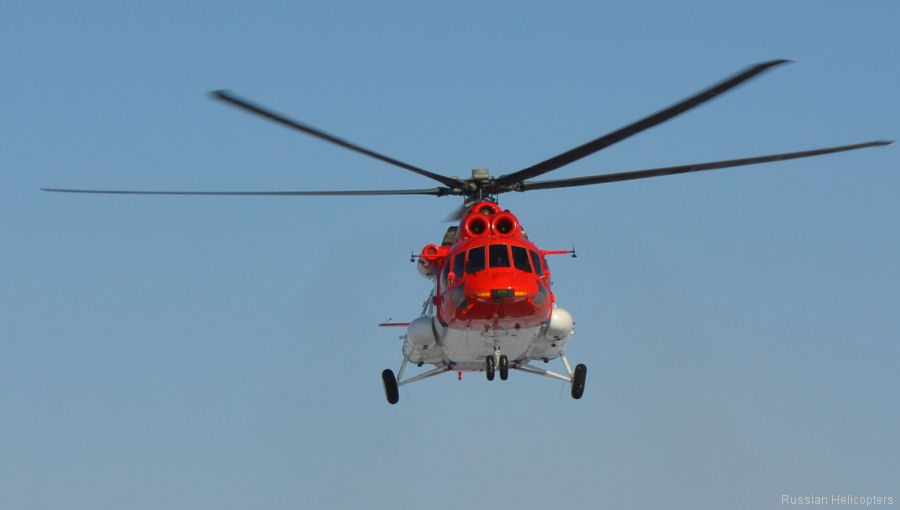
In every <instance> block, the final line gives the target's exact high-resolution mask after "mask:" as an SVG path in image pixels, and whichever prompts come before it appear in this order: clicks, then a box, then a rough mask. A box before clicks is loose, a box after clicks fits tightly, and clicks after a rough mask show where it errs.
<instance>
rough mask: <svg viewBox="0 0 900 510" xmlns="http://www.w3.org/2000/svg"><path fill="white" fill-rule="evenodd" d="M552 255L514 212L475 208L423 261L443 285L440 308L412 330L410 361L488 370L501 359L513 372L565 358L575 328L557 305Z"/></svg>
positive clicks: (436, 301)
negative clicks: (493, 358) (488, 363)
mask: <svg viewBox="0 0 900 510" xmlns="http://www.w3.org/2000/svg"><path fill="white" fill-rule="evenodd" d="M545 253H548V252H546V251H542V250H540V249H539V248H538V247H537V246H536V245H535V244H534V243H532V242H531V241H530V240H528V237H527V235H526V234H525V231H524V230H523V229H522V228H521V226H520V224H519V222H518V219H517V218H516V217H515V216H513V215H512V213H510V212H509V211H501V210H500V208H499V207H498V206H497V204H495V203H493V202H480V203H478V204H475V205H474V206H473V207H471V208H470V209H469V211H468V212H467V214H466V215H465V216H464V217H463V218H462V220H461V222H460V224H459V226H457V227H455V228H454V227H451V228H450V230H449V231H448V234H447V235H446V236H445V238H444V242H443V243H442V244H441V245H440V246H437V245H434V244H431V245H428V246H426V247H425V248H424V249H423V250H422V253H421V254H420V255H419V265H418V268H419V272H420V273H421V274H422V275H423V276H425V277H427V278H431V279H433V280H434V281H435V289H434V298H433V305H434V306H432V307H429V310H430V311H429V313H426V314H425V315H423V316H422V317H419V318H418V319H416V320H414V321H413V322H412V323H411V324H410V327H409V330H408V332H407V335H406V342H405V344H404V355H405V356H406V358H407V359H408V360H409V361H412V362H415V363H431V364H435V365H438V366H441V365H444V366H448V367H452V368H453V369H455V370H482V369H483V368H484V360H485V357H486V356H490V355H493V354H495V353H499V352H502V353H504V354H505V355H507V356H508V357H509V359H510V361H511V363H512V364H513V365H516V364H519V363H527V362H528V361H529V360H534V359H542V360H545V361H546V360H548V359H552V358H555V357H557V356H558V355H559V352H560V351H561V350H562V348H563V346H564V344H565V341H566V338H567V337H568V336H569V335H570V334H572V332H573V322H572V317H571V315H569V314H568V312H566V311H565V310H563V309H561V308H558V307H557V306H556V305H555V297H554V295H553V293H552V292H551V290H550V271H549V268H548V267H547V262H546V259H545V257H544V254H545Z"/></svg>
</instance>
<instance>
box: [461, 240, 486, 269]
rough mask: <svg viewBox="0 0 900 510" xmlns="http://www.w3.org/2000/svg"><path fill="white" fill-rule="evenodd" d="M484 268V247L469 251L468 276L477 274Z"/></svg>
mask: <svg viewBox="0 0 900 510" xmlns="http://www.w3.org/2000/svg"><path fill="white" fill-rule="evenodd" d="M484 268H485V265H484V246H479V247H477V248H472V249H471V250H469V259H468V260H467V261H466V274H472V273H477V272H478V271H481V270H482V269H484Z"/></svg>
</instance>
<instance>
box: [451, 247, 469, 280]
mask: <svg viewBox="0 0 900 510" xmlns="http://www.w3.org/2000/svg"><path fill="white" fill-rule="evenodd" d="M465 263H466V252H464V251H461V252H459V253H457V254H456V255H454V256H453V274H455V275H456V277H457V278H459V277H460V276H462V275H463V268H464V267H465Z"/></svg>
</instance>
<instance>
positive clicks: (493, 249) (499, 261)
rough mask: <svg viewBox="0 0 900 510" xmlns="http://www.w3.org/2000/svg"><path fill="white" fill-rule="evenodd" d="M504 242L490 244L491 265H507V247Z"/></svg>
mask: <svg viewBox="0 0 900 510" xmlns="http://www.w3.org/2000/svg"><path fill="white" fill-rule="evenodd" d="M506 246H507V245H505V244H492V245H491V246H490V255H491V267H509V249H508V248H507V247H506Z"/></svg>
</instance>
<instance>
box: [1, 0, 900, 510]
mask: <svg viewBox="0 0 900 510" xmlns="http://www.w3.org/2000/svg"><path fill="white" fill-rule="evenodd" d="M726 4H727V5H726ZM249 5H250V3H246V4H237V3H233V2H202V3H201V2H194V3H190V4H189V5H185V3H184V2H140V3H137V2H113V1H109V2H26V1H18V0H12V1H6V2H3V4H2V7H0V62H2V76H3V77H2V79H0V97H2V117H0V119H2V120H0V248H2V249H0V508H3V509H17V510H24V509H63V508H64V509H85V510H98V509H120V508H131V509H160V508H167V509H181V508H184V509H197V508H216V509H221V508H267V509H282V508H391V509H394V508H401V509H403V508H410V509H412V508H434V509H450V508H452V509H457V508H466V507H474V506H478V507H483V508H492V507H496V508H503V507H510V506H513V505H515V506H517V507H519V508H547V507H574V508H685V509H688V508H690V509H698V508H700V509H718V508H725V507H728V508H748V509H749V508H753V509H760V508H777V507H781V506H782V505H781V502H780V501H781V496H782V495H783V494H787V495H791V496H807V495H814V496H828V497H830V496H831V495H833V494H838V495H857V496H860V495H864V496H868V495H877V496H883V497H893V498H894V504H895V505H897V504H900V439H898V434H897V430H898V429H900V405H898V388H900V370H898V360H900V268H898V266H900V264H898V260H900V235H898V232H900V229H898V219H900V200H898V190H900V171H898V170H900V169H898V161H900V152H898V151H900V146H897V145H894V146H890V147H887V148H874V149H867V150H863V151H857V152H850V153H843V154H838V155H831V156H824V157H820V158H811V159H807V160H797V161H790V162H782V163H774V164H769V165H767V166H765V167H747V168H743V169H734V170H725V171H719V172H712V173H702V174H694V175H686V176H674V177H665V178H660V179H654V180H645V181H634V182H628V183H619V184H610V185H603V186H596V187H589V188H581V189H572V190H551V191H535V192H532V193H528V194H527V195H518V194H510V195H504V196H502V197H501V202H500V203H501V205H503V206H504V207H508V208H510V209H511V210H512V211H513V212H515V213H516V214H517V215H518V216H519V218H520V220H521V221H522V223H523V225H524V226H525V228H527V229H528V231H529V233H530V235H531V238H532V239H533V240H535V241H536V242H537V243H538V244H539V245H540V246H541V247H544V248H546V249H560V248H568V247H570V246H571V245H573V244H574V245H575V246H576V248H577V249H578V253H579V258H578V259H575V260H572V259H569V258H566V257H556V258H553V259H551V260H550V263H551V266H552V269H553V277H554V280H555V286H554V290H555V291H556V293H557V297H558V303H559V304H560V305H562V306H563V307H565V308H567V309H569V310H570V311H571V313H572V314H573V315H574V317H575V320H576V328H577V334H576V335H575V336H574V337H572V339H571V340H570V343H569V347H568V349H567V351H568V354H569V356H570V358H571V359H572V361H573V363H578V362H581V363H585V364H586V365H587V366H588V380H587V389H586V391H585V395H584V398H583V399H582V400H580V401H574V400H572V399H571V398H570V397H569V396H568V389H567V388H566V387H565V385H564V384H563V383H558V382H554V381H551V380H548V379H544V378H537V377H533V376H529V375H526V374H521V373H518V372H514V373H513V374H511V376H510V380H509V381H507V382H505V383H499V382H497V381H495V382H493V383H490V384H488V383H487V382H486V381H485V380H484V377H483V376H482V375H480V374H468V375H467V376H465V377H464V378H463V381H462V382H458V381H457V380H456V377H455V375H449V374H448V375H447V376H445V377H438V378H433V379H430V380H428V381H424V382H422V383H418V384H414V385H411V386H409V387H407V388H406V389H401V401H400V403H399V404H398V405H397V406H389V405H387V403H386V402H385V401H384V396H383V393H382V389H381V382H380V377H379V374H380V372H381V370H382V369H384V368H388V367H390V368H394V369H396V368H397V367H398V366H399V363H400V360H401V357H400V356H401V355H400V341H399V340H398V339H397V335H399V334H400V333H401V332H400V331H398V330H384V329H378V328H376V327H375V325H376V324H377V323H378V322H380V321H382V320H385V319H388V318H393V319H394V320H408V319H410V318H412V317H415V315H416V314H417V313H418V311H419V307H420V304H421V302H422V300H423V299H424V298H425V297H426V295H427V291H428V282H427V281H426V280H424V279H422V278H421V277H419V276H418V275H417V273H416V271H415V267H414V265H412V264H410V263H409V262H408V255H409V252H410V250H416V251H418V250H420V249H421V247H422V246H423V245H424V244H426V243H430V242H439V241H440V239H441V236H442V235H443V232H444V229H445V228H446V224H444V223H441V220H442V218H444V217H445V216H446V215H447V214H448V213H449V212H450V211H451V210H453V209H454V208H456V207H457V206H458V205H459V203H458V200H457V199H453V198H442V199H435V198H433V197H410V198H405V197H391V198H379V197H373V198H362V199H352V198H335V199H323V198H269V199H263V198H184V197H110V196H66V195H59V194H48V193H42V192H40V191H38V188H39V187H40V186H60V187H65V186H71V187H113V188H156V189H173V188H174V189H178V188H182V189H274V190H283V189H329V188H332V189H333V188H338V189H341V188H362V189H365V188H385V187H401V188H421V187H432V186H433V185H434V184H435V183H433V182H431V181H429V180H428V179H425V178H423V177H420V176H417V175H414V174H412V173H408V172H405V171H403V170H400V169H397V168H394V167H391V166H388V165H385V164H382V163H380V162H378V161H374V160H370V159H368V158H365V157H363V156H360V155H357V154H353V153H350V152H348V151H344V150H342V149H340V148H337V147H334V146H331V145H328V144H324V143H322V142H320V141H317V140H314V139H311V138H309V137H305V136H303V135H300V134H298V133H295V132H292V131H289V130H287V129H284V128H283V127H280V126H277V125H274V124H272V123H267V122H265V121H263V120H260V119H257V118H254V117H252V116H250V115H247V114H245V113H242V112H240V111H237V110H235V109H233V108H230V107H228V106H226V105H223V104H220V103H217V102H215V101H212V100H210V99H209V98H208V97H207V96H206V95H205V93H206V92H207V91H209V90H213V89H219V88H227V89H230V90H233V91H235V92H236V93H239V94H241V95H243V96H245V97H248V98H251V99H253V100H255V101H257V102H259V103H261V104H264V105H267V106H270V107H272V108H275V109H277V110H279V111H282V112H284V113H286V114H289V115H292V116H294V117H296V118H298V119H300V120H302V121H304V122H308V123H310V124H312V125H314V126H317V127H320V128H322V129H324V130H326V131H329V132H332V133H335V134H338V135H340V136H342V137H344V138H347V139H349V140H352V141H354V142H356V143H359V144H361V145H364V146H366V147H370V148H372V149H375V150H378V151H381V152H383V153H385V154H388V155H390V156H393V157H396V158H398V159H401V160H403V161H407V162H409V163H411V164H414V165H417V166H420V167H424V168H427V169H429V170H432V171H435V172H439V173H444V174H447V175H460V176H468V174H469V172H470V170H471V169H472V168H476V167H486V168H489V169H491V171H492V172H493V174H494V175H500V174H503V173H507V172H511V171H515V170H518V169H521V168H524V167H526V166H529V165H531V164H533V163H536V162H538V161H541V160H543V159H545V158H547V157H549V156H552V155H555V154H558V153H560V152H562V151H565V150H567V149H570V148H572V147H574V146H575V145H578V144H580V143H583V142H585V141H587V140H590V139H592V138H595V137H597V136H599V135H601V134H603V133H606V132H608V131H611V130H613V129H616V128H618V127H620V126H622V125H625V124H627V123H629V122H631V121H633V120H636V119H638V118H640V117H642V116H644V115H647V114H649V113H651V112H654V111H656V110H658V109H660V108H662V107H665V106H667V105H669V104H671V103H673V102H675V101H677V100H680V99H682V98H683V97H686V96H688V95H690V94H692V93H694V92H696V91H698V90H700V89H702V88H704V87H706V86H708V85H710V84H712V83H714V82H716V81H718V80H720V79H722V78H724V77H726V76H728V75H730V74H732V73H734V72H736V71H739V70H741V69H743V68H745V67H746V66H748V65H751V64H753V63H756V62H761V61H765V60H769V59H773V58H787V59H791V60H793V61H795V62H794V63H792V64H790V65H787V66H783V67H780V68H778V69H775V70H773V71H771V72H769V73H767V74H765V75H763V76H761V77H759V78H757V79H755V80H753V81H751V82H750V83H748V84H746V85H744V86H742V87H740V88H738V89H736V90H735V91H733V92H731V93H729V94H727V95H726V96H723V97H721V98H717V99H715V100H713V101H711V102H710V103H707V104H705V105H703V106H701V107H699V108H698V109H696V110H695V111H691V112H689V113H687V114H685V115H684V116H681V117H678V118H676V119H674V120H671V121H669V122H667V123H665V124H663V125H661V126H658V127H656V128H653V129H651V130H650V131H647V132H645V133H642V134H640V135H638V136H635V137H633V138H630V139H628V140H626V141H624V142H622V143H619V144H617V145H615V146H613V147H610V148H609V149H607V150H604V151H602V152H600V153H598V154H595V155H593V156H592V157H589V158H586V159H584V160H582V161H579V162H578V163H576V164H573V165H571V166H569V167H566V168H565V169H562V170H559V171H557V172H555V173H554V174H552V177H553V178H561V177H571V176H578V175H587V174H593V173H601V172H615V171H624V170H633V169H640V168H647V167H655V166H664V165H675V164H683V163H692V162H700V161H710V160H716V159H728V158H737V157H745V156H753V155H758V154H766V153H773V152H784V151H793V150H801V149H808V148H815V147H823V146H829V145H841V144H848V143H855V142H862V141H868V140H878V139H897V138H898V137H900V121H898V116H900V92H898V91H900V60H898V49H900V35H898V34H900V30H898V26H900V3H898V2H896V1H893V0H891V1H878V0H876V1H866V2H809V1H783V0H778V1H756V2H691V3H689V4H680V5H679V4H678V3H676V2H619V3H614V2H610V3H606V4H604V3H601V2H549V1H548V2H512V1H509V2H467V1H462V2H460V1H456V2H441V3H438V2H312V1H304V2H274V3H267V2H256V3H254V5H253V6H252V7H250V6H249ZM548 177H550V176H548Z"/></svg>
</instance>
